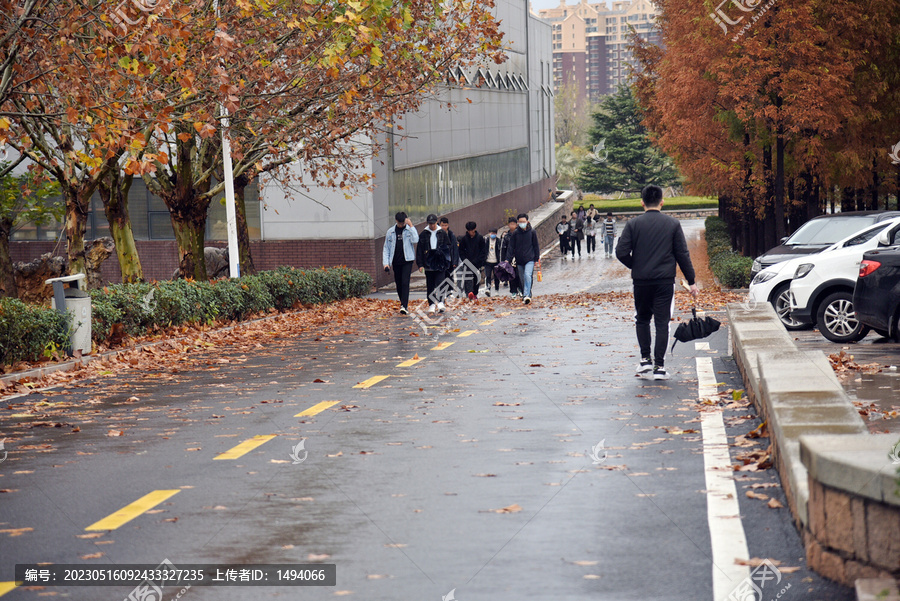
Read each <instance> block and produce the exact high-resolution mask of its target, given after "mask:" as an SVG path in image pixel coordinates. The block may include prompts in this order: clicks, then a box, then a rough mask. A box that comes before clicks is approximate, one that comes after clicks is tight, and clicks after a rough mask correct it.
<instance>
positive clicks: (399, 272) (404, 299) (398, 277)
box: [391, 261, 413, 309]
mask: <svg viewBox="0 0 900 601" xmlns="http://www.w3.org/2000/svg"><path fill="white" fill-rule="evenodd" d="M412 265H413V262H412V261H403V262H402V263H394V264H393V265H391V268H392V269H393V270H394V284H396V285H397V296H399V297H400V306H401V307H403V308H404V309H406V308H408V306H409V277H410V276H411V275H412Z"/></svg>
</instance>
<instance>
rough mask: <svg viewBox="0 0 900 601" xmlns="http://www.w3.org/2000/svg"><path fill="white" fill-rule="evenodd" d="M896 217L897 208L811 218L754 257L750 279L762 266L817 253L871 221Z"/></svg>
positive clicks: (869, 223)
mask: <svg viewBox="0 0 900 601" xmlns="http://www.w3.org/2000/svg"><path fill="white" fill-rule="evenodd" d="M898 216H900V211H853V212H847V213H832V214H830V215H819V216H818V217H813V218H812V219H810V220H809V221H807V222H806V223H804V224H803V225H801V226H800V227H799V228H798V229H797V231H796V232H794V233H793V234H791V235H790V236H789V237H787V238H782V239H781V244H779V245H778V246H776V247H775V248H772V249H769V250H768V251H766V252H765V253H763V254H761V255H760V256H758V257H756V260H755V261H753V267H752V268H751V270H750V280H751V281H752V280H753V278H755V277H756V274H757V273H759V272H760V271H762V270H763V269H765V268H766V267H771V266H772V265H775V264H776V263H781V262H783V261H787V260H789V259H793V258H794V257H797V256H798V255H811V254H814V253H817V252H819V251H821V250H824V249H826V248H828V247H829V246H831V245H832V244H834V243H835V242H837V241H838V240H843V239H844V238H846V237H847V236H850V235H851V234H853V233H855V232H859V231H862V230H863V229H864V228H867V227H869V226H870V225H872V224H874V223H878V222H880V221H884V220H885V219H891V218H892V217H898Z"/></svg>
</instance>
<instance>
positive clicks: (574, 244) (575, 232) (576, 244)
mask: <svg viewBox="0 0 900 601" xmlns="http://www.w3.org/2000/svg"><path fill="white" fill-rule="evenodd" d="M582 240H584V221H582V220H581V218H579V217H578V213H576V212H575V211H572V219H570V220H569V249H570V250H571V251H572V258H573V259H574V258H575V249H576V248H577V249H578V258H579V259H580V258H581V241H582Z"/></svg>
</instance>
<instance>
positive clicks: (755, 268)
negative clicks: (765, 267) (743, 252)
mask: <svg viewBox="0 0 900 601" xmlns="http://www.w3.org/2000/svg"><path fill="white" fill-rule="evenodd" d="M750 271H762V263H760V262H759V259H753V267H751V268H750Z"/></svg>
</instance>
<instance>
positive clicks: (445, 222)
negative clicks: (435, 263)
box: [440, 217, 459, 295]
mask: <svg viewBox="0 0 900 601" xmlns="http://www.w3.org/2000/svg"><path fill="white" fill-rule="evenodd" d="M440 225H441V229H442V230H444V231H445V232H447V237H448V238H449V239H450V265H448V266H447V272H446V273H445V274H444V276H445V277H446V278H447V279H448V280H453V277H454V276H453V272H454V271H455V270H456V266H457V265H459V240H457V239H456V235H455V234H454V233H453V230H451V229H450V220H449V219H447V218H446V217H441V219H440ZM454 283H457V282H454ZM451 295H452V291H451Z"/></svg>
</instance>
